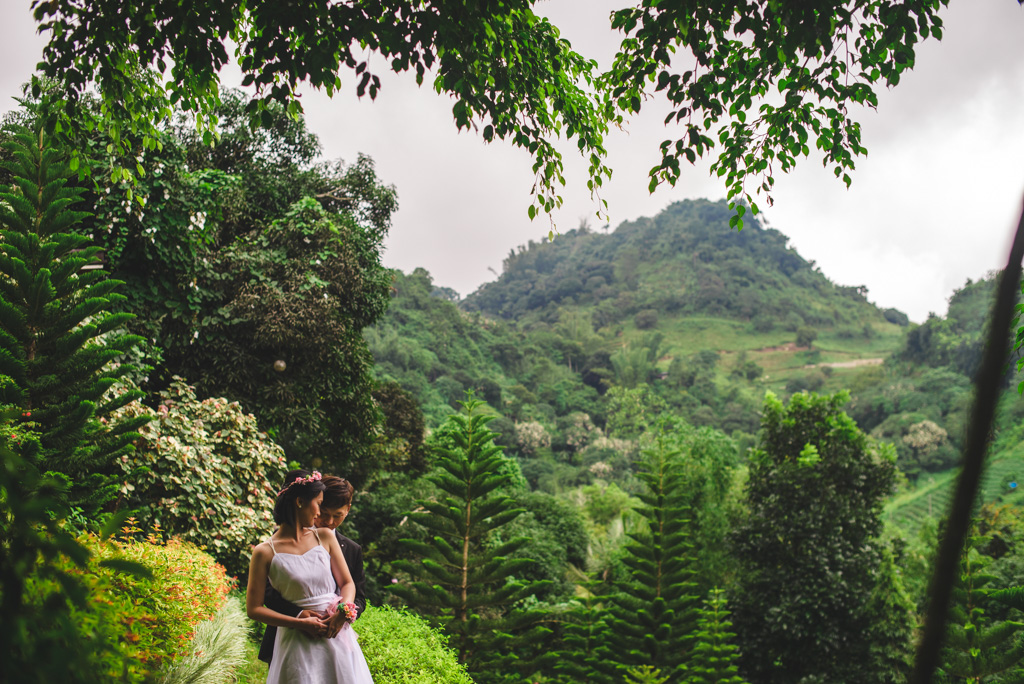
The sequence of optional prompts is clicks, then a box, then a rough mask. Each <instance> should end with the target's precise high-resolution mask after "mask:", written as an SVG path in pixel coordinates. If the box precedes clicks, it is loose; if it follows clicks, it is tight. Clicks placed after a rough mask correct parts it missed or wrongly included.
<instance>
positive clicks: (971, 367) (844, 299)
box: [366, 200, 1024, 519]
mask: <svg viewBox="0 0 1024 684" xmlns="http://www.w3.org/2000/svg"><path fill="white" fill-rule="evenodd" d="M729 216H730V212H729V210H728V208H727V207H726V206H725V204H724V203H723V202H710V201H705V200H700V201H684V202H679V203H676V204H673V205H671V206H669V207H668V208H666V209H665V210H664V211H663V212H662V213H661V214H659V215H658V216H656V217H654V218H649V219H648V218H643V219H639V220H637V221H634V222H626V223H623V224H622V225H620V226H619V227H618V228H617V229H615V230H614V231H609V230H607V226H606V227H605V229H604V230H598V231H594V230H591V229H590V228H588V227H587V226H581V227H580V228H578V229H576V230H572V231H569V232H567V233H565V234H562V235H559V236H556V238H555V239H554V240H543V241H541V242H530V243H529V244H528V245H525V246H521V247H520V248H519V249H517V250H513V251H512V252H510V254H509V255H508V257H507V258H506V259H505V262H504V268H503V271H502V273H501V275H500V276H499V277H498V278H497V279H496V280H494V281H493V282H490V283H487V284H485V285H483V286H482V287H481V288H480V289H479V290H478V291H477V292H475V293H473V294H471V295H469V296H468V297H466V298H465V299H463V300H461V301H459V300H458V297H457V295H456V294H455V293H454V292H452V291H451V290H450V289H448V288H444V287H441V286H440V285H439V284H435V283H434V282H433V280H432V278H431V276H430V274H429V273H427V272H426V271H423V270H422V269H419V270H417V271H415V272H414V273H412V274H408V275H406V274H402V273H399V272H395V273H394V274H393V275H394V282H393V291H392V300H391V305H390V308H389V310H388V313H387V314H386V315H385V316H384V317H383V318H382V319H381V321H380V322H379V323H378V324H377V325H376V326H374V327H372V328H369V329H367V331H366V337H367V340H368V342H369V346H370V349H371V351H372V353H373V355H374V359H375V364H376V365H375V368H376V372H377V375H378V377H379V378H382V379H387V380H390V381H394V382H397V383H398V384H399V385H400V386H401V387H402V388H404V389H405V390H406V391H407V392H409V393H410V394H411V395H412V397H413V398H414V399H415V400H416V402H417V403H418V404H419V405H420V406H421V408H422V410H423V411H424V414H425V417H426V421H427V423H428V425H438V424H439V423H440V422H441V421H442V420H443V418H444V416H446V415H448V414H450V413H451V412H454V411H455V410H457V408H458V402H459V401H460V400H461V399H463V398H464V396H465V392H466V391H467V390H472V391H474V392H475V394H476V396H477V397H478V398H480V399H482V400H484V401H486V402H487V403H488V404H489V405H490V406H491V407H492V408H493V409H494V410H495V412H496V413H497V417H496V419H495V421H494V422H493V423H492V428H494V429H496V430H497V431H498V432H499V433H500V434H501V437H500V442H501V443H502V444H503V445H504V446H506V447H507V448H508V449H509V450H510V453H512V454H515V455H517V456H518V457H519V461H520V464H521V465H522V469H523V472H524V474H526V476H527V478H528V480H529V481H530V483H531V484H532V485H533V486H540V487H542V488H545V489H546V490H548V491H551V492H557V491H561V490H562V489H563V488H564V487H567V486H571V485H574V484H575V485H582V484H586V483H587V482H590V481H591V480H593V479H594V477H595V476H594V472H593V465H594V464H595V463H600V464H601V465H600V468H606V467H607V468H612V469H614V468H616V467H618V468H621V469H623V472H622V473H621V474H622V475H623V476H625V478H626V480H628V479H629V477H628V474H629V471H630V468H629V466H628V462H629V460H630V457H629V456H628V449H627V450H622V449H621V448H620V449H618V450H617V449H616V448H610V449H607V450H598V449H594V448H590V447H588V445H589V444H590V443H596V442H595V437H596V436H597V435H600V437H601V439H602V440H604V441H601V442H600V443H601V444H608V443H609V442H608V440H627V441H628V440H631V439H636V438H637V437H639V436H640V435H641V434H642V433H644V431H645V430H646V429H647V427H648V426H649V425H650V424H651V423H652V422H653V421H655V420H656V419H657V418H658V417H661V416H663V415H667V414H671V415H673V416H675V417H676V418H680V419H682V420H685V421H686V422H688V423H690V424H692V425H695V426H707V427H713V428H716V429H719V430H722V431H723V432H725V433H726V434H728V435H730V436H731V437H732V439H733V440H735V443H736V445H737V448H738V449H739V450H740V452H742V451H743V450H744V449H745V448H746V447H748V446H751V445H753V444H754V442H755V435H756V433H757V431H758V428H759V422H760V413H761V404H762V401H763V399H764V395H765V392H766V391H773V392H775V393H776V394H778V395H781V396H787V395H790V394H792V393H794V392H797V391H801V390H812V391H822V392H825V391H830V392H834V391H838V390H848V391H849V392H850V393H851V400H850V402H849V403H848V405H847V406H846V410H847V412H849V413H850V415H851V416H852V417H853V418H854V419H855V420H856V421H857V423H858V425H859V426H860V427H861V428H862V429H863V430H865V431H867V432H870V433H871V434H872V436H874V437H875V438H877V439H880V440H882V441H886V442H889V443H891V444H892V445H893V446H894V448H895V450H896V453H897V455H898V465H899V467H900V469H901V471H902V472H903V474H904V475H905V476H907V478H908V480H909V481H910V482H911V483H913V482H915V481H916V480H917V479H918V478H919V477H920V476H921V475H927V476H928V477H929V479H927V480H926V481H922V485H925V484H927V486H928V487H930V488H934V487H935V486H937V485H936V484H934V483H933V482H932V480H931V479H930V478H931V475H932V474H940V473H944V472H945V471H947V470H948V469H950V468H952V467H954V466H955V464H956V460H957V457H958V453H959V449H960V446H961V441H960V440H961V438H962V435H963V430H964V421H965V420H966V411H967V408H968V404H969V400H970V383H971V378H972V376H973V373H974V372H975V370H976V368H977V364H978V362H979V359H980V354H981V344H982V342H981V341H982V339H983V327H984V326H983V324H984V320H985V314H986V311H987V307H988V302H989V299H990V296H991V293H992V284H993V279H992V277H989V278H986V279H983V280H980V281H977V282H971V281H968V282H967V283H966V284H965V285H964V287H963V288H961V289H960V290H958V291H956V292H955V293H954V295H953V296H952V297H951V298H950V304H949V311H948V313H947V314H946V315H945V316H932V317H931V318H929V320H927V321H926V322H925V323H923V324H921V325H911V324H910V323H909V321H908V319H907V317H906V315H905V314H903V313H902V312H900V311H898V310H896V309H886V310H881V309H879V308H878V307H876V306H874V305H873V304H872V303H871V302H870V301H869V300H868V298H867V292H866V290H865V288H863V287H852V286H843V285H838V284H835V283H833V282H831V281H830V280H829V279H828V278H827V277H826V275H825V274H823V273H822V272H821V271H820V270H819V269H817V268H816V267H815V265H814V263H813V262H808V261H806V260H805V259H803V258H802V257H801V256H800V255H799V254H798V253H797V252H796V250H795V249H793V248H792V247H789V246H788V244H787V238H786V237H785V235H783V234H782V233H781V232H780V231H778V230H775V229H770V228H768V229H766V228H763V227H762V226H760V225H759V224H758V223H757V222H748V223H747V225H746V227H745V228H744V229H743V230H742V231H736V230H735V229H731V228H730V227H729V225H728V219H729ZM1019 405H1020V402H1019V401H1016V400H1015V399H1012V398H1007V399H1006V400H1005V401H1004V403H1003V408H1002V410H1001V414H1000V415H1001V417H1000V422H999V426H1000V427H999V433H998V434H999V438H1000V441H999V444H1000V448H1003V449H1006V450H1013V449H1015V448H1016V446H1017V444H1018V442H1020V440H1021V438H1022V437H1024V434H1021V431H1020V430H1019V429H1018V428H1017V425H1018V422H1019V421H1018V418H1019V417H1020V416H1021V414H1024V411H1022V410H1021V408H1020V406H1019ZM581 435H585V437H581ZM581 440H582V442H581ZM588 440H589V441H588ZM615 444H619V445H620V446H621V442H615ZM581 447H588V448H582V449H581ZM1011 460H1015V459H1011ZM1007 467H1010V466H1007ZM1011 470H1013V472H1014V473H1016V469H1015V466H1014V467H1013V468H1011ZM1014 477H1015V475H1014ZM613 479H614V478H613ZM940 479H942V480H943V481H945V480H946V479H948V477H946V476H942V478H940ZM627 489H628V487H627ZM989 489H990V490H991V491H992V494H991V496H989V499H995V498H998V497H997V496H996V494H995V491H996V490H995V489H992V487H990V488H989ZM1000 492H1001V490H1000ZM901 497H902V498H901V499H900V500H901V501H911V500H916V497H914V496H913V495H912V494H903V495H901ZM933 510H936V507H933ZM918 517H919V516H918ZM897 518H900V519H902V518H901V517H900V516H897Z"/></svg>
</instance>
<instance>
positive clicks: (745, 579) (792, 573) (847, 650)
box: [732, 393, 911, 684]
mask: <svg viewBox="0 0 1024 684" xmlns="http://www.w3.org/2000/svg"><path fill="white" fill-rule="evenodd" d="M847 400H848V395H846V394H845V393H839V394H836V395H832V396H817V395H813V394H812V395H808V394H796V395H794V396H793V398H792V399H791V400H790V403H789V405H788V406H784V405H783V404H782V402H780V401H779V400H778V399H776V398H775V397H774V395H771V394H769V395H768V396H767V398H766V399H765V407H764V417H763V419H762V425H763V435H762V438H761V445H760V448H758V449H756V450H754V451H753V452H752V453H751V463H750V472H749V477H748V480H747V501H746V503H747V508H748V510H749V515H748V517H747V518H746V519H745V520H744V521H743V522H742V523H741V524H740V526H739V528H738V529H737V531H736V536H735V550H736V554H737V561H738V562H739V564H740V568H741V572H740V576H739V583H738V586H737V588H736V591H735V595H734V597H733V599H732V603H733V606H734V612H733V616H734V623H735V625H736V631H737V633H738V634H739V635H740V643H742V644H743V658H742V665H741V667H742V671H743V672H744V674H745V676H746V677H747V678H749V679H750V680H751V681H752V682H769V681H770V682H798V681H800V680H801V679H803V678H811V677H814V678H818V679H820V680H822V681H845V682H851V683H852V682H864V683H865V684H867V683H869V682H872V683H877V682H884V681H898V680H894V679H892V668H891V666H890V662H891V660H892V659H893V657H892V656H891V655H890V657H888V658H886V659H882V658H880V657H879V650H878V649H879V648H882V649H883V650H885V652H886V654H891V652H892V651H893V650H895V651H896V652H897V654H898V653H900V652H902V653H906V652H907V651H908V650H909V648H910V639H911V632H910V625H909V624H907V618H906V616H907V613H908V612H909V611H908V610H907V611H903V612H900V611H896V612H894V611H893V610H891V605H890V603H891V602H888V601H881V602H878V601H872V596H874V595H875V593H876V590H877V588H878V587H879V584H880V582H882V581H883V579H885V580H886V581H890V580H891V578H888V577H887V576H886V575H885V573H884V572H883V570H882V569H883V568H884V567H885V564H886V563H887V562H890V563H891V560H889V556H888V554H887V551H886V544H885V543H884V542H883V541H881V540H880V539H879V534H880V533H881V529H882V523H881V512H882V504H883V502H884V500H885V498H886V497H887V496H888V495H889V494H890V493H891V492H892V490H893V487H894V485H895V475H896V468H895V464H894V463H893V457H892V453H891V450H889V449H886V448H884V445H883V446H877V445H872V444H870V443H869V442H868V440H867V438H866V436H865V435H864V433H863V432H861V431H860V430H859V429H858V428H857V426H856V424H855V423H854V422H853V421H852V420H851V419H850V418H849V417H848V416H847V415H846V414H845V413H843V411H842V410H841V406H842V405H843V404H844V403H845V402H846V401H847ZM891 594H892V591H888V592H886V595H891ZM885 608H888V609H885ZM907 608H909V606H907ZM886 623H888V624H889V626H890V629H889V630H888V631H887V633H886V634H885V635H879V634H878V633H877V631H876V630H877V628H878V626H879V625H882V624H886ZM892 631H895V632H896V633H897V634H896V635H895V636H894V635H893V634H892ZM901 631H902V633H900V632H901ZM882 636H884V638H885V641H884V642H880V641H879V640H880V639H881V638H882Z"/></svg>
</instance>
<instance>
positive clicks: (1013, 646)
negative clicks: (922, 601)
mask: <svg viewBox="0 0 1024 684" xmlns="http://www.w3.org/2000/svg"><path fill="white" fill-rule="evenodd" d="M979 541H980V538H979V537H968V539H967V544H966V545H965V548H964V551H963V555H962V556H961V558H960V579H959V582H957V584H956V586H955V587H954V588H953V600H952V602H951V605H950V611H949V613H950V619H949V623H948V626H947V633H946V648H945V649H944V651H943V658H942V660H943V664H942V666H941V667H940V669H939V673H938V674H939V676H938V681H940V682H943V684H945V683H947V682H948V683H949V684H953V683H954V682H1000V684H1011V683H1013V682H1024V623H1022V622H1020V621H1019V620H1004V619H999V618H998V615H999V612H1000V609H1004V610H1005V608H1006V607H1010V608H1014V609H1016V610H1017V611H1021V610H1024V587H1009V588H1006V587H1003V588H999V587H997V586H994V584H995V580H996V577H995V576H993V575H991V574H989V573H988V572H987V571H986V568H987V566H988V565H989V563H990V562H991V560H992V559H991V558H989V557H988V556H985V555H982V554H980V553H979V552H978V549H977V548H976V547H977V546H978V543H979Z"/></svg>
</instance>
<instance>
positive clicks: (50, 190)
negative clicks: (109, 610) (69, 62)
mask: <svg viewBox="0 0 1024 684" xmlns="http://www.w3.org/2000/svg"><path fill="white" fill-rule="evenodd" d="M5 146H6V148H7V149H8V150H9V151H10V152H11V153H12V156H11V160H10V161H8V162H7V163H6V164H5V165H4V168H6V170H7V171H8V172H9V173H10V174H11V176H12V183H11V186H10V187H8V188H3V189H2V190H3V191H2V192H0V242H2V244H0V251H2V257H0V275H2V277H0V381H2V386H0V401H2V403H5V404H14V405H17V406H19V407H20V408H21V409H22V411H23V413H22V415H21V420H22V421H23V422H25V423H30V424H31V426H32V430H33V431H34V432H35V433H37V434H38V436H39V446H40V447H41V449H40V451H39V453H38V454H37V455H36V458H38V459H39V462H40V464H41V466H42V468H43V469H46V470H53V471H57V472H61V473H64V474H66V475H68V476H71V477H72V478H75V480H74V482H75V484H77V485H79V486H80V487H79V489H78V490H77V492H76V494H75V495H74V496H75V498H76V499H77V500H79V501H80V502H81V503H82V504H83V505H88V506H90V507H95V506H96V505H98V504H102V503H103V502H104V501H105V500H106V499H107V498H108V497H109V495H110V486H109V485H110V483H109V480H105V479H104V476H108V475H109V474H110V470H111V461H112V460H113V459H114V458H116V457H119V456H121V455H123V454H127V453H129V452H130V451H131V449H132V446H131V442H132V440H133V439H134V438H135V437H136V433H135V429H136V428H137V427H139V425H140V424H141V423H142V422H145V421H130V422H124V423H122V424H121V425H120V426H118V427H117V428H116V429H112V430H107V429H104V428H103V426H102V425H101V423H100V421H101V420H103V419H104V417H105V416H107V415H109V414H110V412H111V411H113V410H115V409H117V408H118V407H119V406H121V405H123V404H125V403H127V402H128V401H131V400H132V399H134V398H136V397H137V396H138V394H130V395H126V396H121V397H117V398H116V399H112V398H111V397H110V396H109V395H107V390H108V388H109V387H110V386H111V385H112V384H113V383H114V382H115V381H116V380H117V378H118V377H119V376H120V375H122V374H123V373H125V372H126V371H127V370H129V368H130V366H127V365H125V366H120V365H118V364H117V363H114V362H115V361H116V360H117V359H118V358H119V357H121V356H122V355H124V354H125V353H127V352H128V351H129V350H131V348H132V347H133V346H134V345H135V344H136V343H137V342H138V341H139V339H140V338H138V337H136V336H133V335H129V334H126V333H124V326H125V325H126V323H127V322H128V321H129V320H130V319H131V316H130V315H129V314H126V313H120V314H115V313H112V311H111V310H112V309H113V308H114V307H116V306H117V304H118V303H119V302H121V301H123V299H124V297H123V295H121V294H119V293H118V289H119V286H120V285H121V284H122V283H120V282H118V281H116V280H110V279H108V278H106V277H105V276H104V274H103V272H102V270H95V269H94V270H85V271H83V270H82V269H83V267H87V266H90V265H95V264H96V263H97V252H98V248H97V247H95V246H89V240H88V239H87V238H85V237H83V236H81V235H77V234H75V233H74V232H72V231H73V228H74V226H75V224H76V223H78V222H79V221H81V219H82V218H84V216H85V214H83V213H82V212H77V211H72V210H71V209H70V208H69V207H70V206H71V205H73V204H75V203H76V202H77V201H78V200H79V198H80V195H81V191H80V190H78V189H76V188H75V187H73V186H71V185H69V176H70V171H69V169H68V165H67V162H66V160H65V159H64V158H63V157H62V155H61V154H60V153H59V152H58V151H57V150H56V149H54V147H53V146H52V145H51V141H50V136H49V135H48V134H47V133H46V132H45V131H44V130H43V129H42V128H41V126H40V124H38V123H37V124H36V125H35V127H34V128H32V129H31V130H29V129H21V130H19V131H18V132H17V133H16V135H15V136H14V137H13V139H11V140H8V142H7V143H6V145H5Z"/></svg>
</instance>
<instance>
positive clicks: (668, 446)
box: [645, 419, 742, 592]
mask: <svg viewBox="0 0 1024 684" xmlns="http://www.w3.org/2000/svg"><path fill="white" fill-rule="evenodd" d="M645 441H646V442H647V443H648V444H649V448H654V449H665V450H668V451H670V452H676V453H677V455H676V456H674V457H673V460H674V461H675V463H674V464H673V467H674V468H675V469H677V473H676V475H675V477H677V478H678V479H677V480H676V486H677V487H678V488H679V491H678V492H677V493H676V494H675V496H676V497H677V501H678V502H681V503H682V505H684V506H685V508H686V509H687V510H688V516H689V524H688V534H689V544H690V545H691V546H692V548H693V551H692V559H691V563H692V569H693V571H694V581H696V582H697V583H698V585H699V586H700V587H701V590H702V592H703V591H710V590H711V589H712V588H713V586H714V585H723V586H728V585H729V584H730V583H731V582H732V580H733V577H734V575H735V563H734V561H733V560H732V559H731V558H730V555H729V551H728V546H729V544H728V536H729V533H730V531H731V530H732V528H733V526H734V525H735V523H736V521H737V520H739V519H742V511H741V509H740V503H739V496H738V494H739V492H738V487H736V486H735V484H734V482H735V472H736V467H737V465H738V462H739V454H738V452H737V449H736V444H735V443H734V442H733V440H732V439H730V438H729V437H727V436H726V435H724V434H722V433H721V432H719V431H718V430H714V429H712V428H708V427H700V428H697V427H693V426H691V425H687V424H686V423H682V422H678V421H674V420H672V419H663V420H662V421H661V423H660V424H659V425H658V426H657V430H656V432H654V433H652V434H649V435H648V436H647V438H646V440H645Z"/></svg>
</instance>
